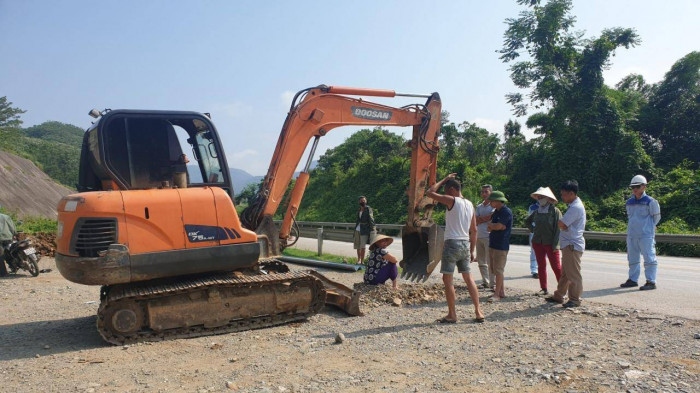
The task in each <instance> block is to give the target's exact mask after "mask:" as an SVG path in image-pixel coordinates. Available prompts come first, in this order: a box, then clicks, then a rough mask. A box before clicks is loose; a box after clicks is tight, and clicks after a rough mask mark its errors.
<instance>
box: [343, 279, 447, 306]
mask: <svg viewBox="0 0 700 393" xmlns="http://www.w3.org/2000/svg"><path fill="white" fill-rule="evenodd" d="M353 289H354V290H355V291H358V292H359V293H360V294H361V295H362V296H361V297H360V303H361V309H366V308H375V307H380V306H385V305H387V304H391V305H394V306H401V305H415V304H422V303H431V302H436V301H438V300H440V299H444V297H445V286H444V285H443V284H432V285H420V286H418V285H399V289H397V290H394V289H392V288H391V286H390V285H367V284H364V283H356V284H354V285H353Z"/></svg>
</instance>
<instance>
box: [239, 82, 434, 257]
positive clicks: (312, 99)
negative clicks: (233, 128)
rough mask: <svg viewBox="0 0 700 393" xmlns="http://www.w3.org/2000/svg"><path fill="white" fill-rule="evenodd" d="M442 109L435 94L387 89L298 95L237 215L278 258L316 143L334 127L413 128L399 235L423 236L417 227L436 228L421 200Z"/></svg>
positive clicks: (328, 89) (430, 175)
mask: <svg viewBox="0 0 700 393" xmlns="http://www.w3.org/2000/svg"><path fill="white" fill-rule="evenodd" d="M353 96H357V97H353ZM359 96H371V97H396V96H411V97H426V98H427V101H426V103H425V104H413V105H408V106H404V107H401V108H394V107H390V106H386V105H382V104H378V103H373V102H369V101H365V100H363V99H362V98H358V97H359ZM441 108H442V104H441V101H440V96H439V95H438V94H437V93H432V94H429V95H416V94H400V93H396V92H394V91H392V90H379V89H365V88H351V87H339V86H325V85H321V86H317V87H314V88H309V89H305V90H302V91H300V92H298V93H297V94H296V96H295V97H294V100H293V102H292V105H291V108H290V111H289V113H288V114H287V118H286V120H285V122H284V125H283V127H282V131H281V132H280V136H279V139H278V141H277V146H276V147H275V152H274V154H273V157H272V160H271V162H270V167H269V169H268V172H267V175H266V176H265V178H264V180H263V183H262V185H261V188H260V190H259V192H258V194H257V195H256V198H255V200H254V201H252V202H251V204H250V205H249V206H248V208H246V210H245V211H244V212H243V213H242V214H241V220H242V223H243V225H244V226H245V227H247V228H249V229H251V230H254V231H256V232H257V233H258V234H259V235H263V236H266V237H267V241H268V247H267V248H268V250H267V251H268V253H270V254H272V255H275V254H278V253H279V250H280V249H282V248H284V247H286V246H287V245H288V244H287V241H288V239H289V237H290V233H291V228H292V224H293V221H294V219H295V217H296V214H297V211H298V208H299V204H300V203H301V198H302V196H303V194H304V190H305V187H306V185H307V184H308V179H309V173H308V171H309V166H310V164H311V162H312V160H313V155H314V152H315V148H316V145H317V143H318V140H319V139H320V138H321V137H322V136H324V135H326V134H327V133H328V132H329V131H330V130H332V129H334V128H336V127H341V126H348V125H356V126H364V125H366V126H412V127H413V134H412V138H411V142H410V146H411V149H412V153H411V168H410V174H409V176H410V184H409V189H408V191H407V193H408V202H409V203H408V217H407V222H406V227H405V228H404V236H406V235H407V234H416V233H422V232H423V230H421V228H426V227H435V225H434V223H433V221H432V218H431V216H432V209H433V201H432V199H430V198H427V197H426V196H425V190H426V188H427V187H428V186H429V185H430V184H432V183H434V182H435V180H436V179H435V177H436V164H437V153H438V150H439V146H438V137H439V134H440V116H441ZM312 139H313V140H314V141H313V146H312V148H311V151H310V154H309V158H308V160H307V163H306V165H305V167H304V170H303V171H302V172H301V173H300V175H299V177H298V178H297V181H296V183H295V186H294V189H293V190H292V193H291V198H290V201H289V204H288V207H287V211H286V213H285V216H284V220H283V223H282V225H281V227H280V230H279V233H277V231H276V227H275V226H274V224H273V215H274V214H275V212H276V211H277V209H278V207H279V205H280V203H281V202H282V198H283V197H284V194H285V191H286V190H287V186H288V185H289V182H290V181H291V179H292V176H293V175H294V172H295V170H296V168H297V166H298V163H299V162H300V160H301V158H302V155H303V153H304V151H305V150H306V148H307V147H308V144H309V142H310V141H311V140H312ZM413 237H415V236H413ZM423 237H424V236H423ZM423 237H421V236H418V238H416V239H413V238H412V240H410V242H411V243H414V242H418V243H420V242H422V243H426V242H428V240H429V239H427V238H426V239H423ZM433 240H434V239H433ZM434 242H435V241H434ZM436 246H437V245H436ZM433 248H434V247H433ZM418 249H425V247H418ZM409 254H416V250H409ZM405 259H406V258H405ZM423 259H425V258H423ZM428 262H430V261H428Z"/></svg>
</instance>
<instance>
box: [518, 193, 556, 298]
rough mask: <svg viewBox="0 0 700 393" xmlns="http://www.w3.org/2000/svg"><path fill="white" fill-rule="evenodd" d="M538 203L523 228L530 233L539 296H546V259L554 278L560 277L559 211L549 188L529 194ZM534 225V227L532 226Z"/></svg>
mask: <svg viewBox="0 0 700 393" xmlns="http://www.w3.org/2000/svg"><path fill="white" fill-rule="evenodd" d="M530 196H531V197H532V199H534V200H536V201H537V203H538V205H539V206H538V207H537V210H535V211H534V212H532V214H530V215H529V216H528V217H527V218H526V219H525V227H526V228H530V231H531V232H532V249H533V250H534V251H535V258H537V276H538V278H539V279H540V289H541V291H540V292H539V294H541V295H547V294H548V293H549V292H548V291H547V259H549V265H550V266H551V267H552V271H553V272H554V276H555V277H556V278H557V281H559V277H561V253H560V252H559V226H558V225H557V223H558V222H559V220H560V219H561V217H562V214H561V211H560V210H559V209H558V208H557V207H556V206H554V205H555V204H556V203H557V202H558V201H557V198H556V197H555V196H554V193H553V192H552V190H551V189H550V188H549V187H540V188H538V189H537V191H535V192H533V193H532V194H530ZM533 223H534V224H535V225H534V226H533V225H532V224H533Z"/></svg>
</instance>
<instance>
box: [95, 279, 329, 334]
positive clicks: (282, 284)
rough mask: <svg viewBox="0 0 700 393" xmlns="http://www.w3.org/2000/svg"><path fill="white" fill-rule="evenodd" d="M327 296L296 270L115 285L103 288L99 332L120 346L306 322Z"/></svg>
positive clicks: (318, 282) (320, 285)
mask: <svg viewBox="0 0 700 393" xmlns="http://www.w3.org/2000/svg"><path fill="white" fill-rule="evenodd" d="M325 297H326V292H325V290H324V288H323V283H322V281H321V280H319V279H318V278H316V277H314V276H313V275H310V274H308V273H306V272H299V271H297V272H284V273H271V274H263V273H255V274H253V275H243V274H240V273H235V272H234V273H216V274H211V275H206V276H200V277H196V278H187V279H182V280H177V281H175V280H173V281H170V282H160V283H149V282H146V283H137V284H127V285H115V286H112V287H109V288H106V287H103V290H102V293H101V296H100V298H101V303H100V307H99V310H98V314H97V330H98V331H99V333H100V335H102V337H103V338H104V339H105V341H107V342H109V343H112V344H116V345H121V344H128V343H133V342H140V341H161V340H169V339H176V338H192V337H201V336H208V335H215V334H224V333H232V332H239V331H244V330H251V329H260V328H265V327H270V326H275V325H281V324H284V323H288V322H292V321H297V320H303V319H306V318H308V317H310V316H312V315H314V314H316V313H318V312H319V311H320V310H321V309H322V308H323V306H324V303H325Z"/></svg>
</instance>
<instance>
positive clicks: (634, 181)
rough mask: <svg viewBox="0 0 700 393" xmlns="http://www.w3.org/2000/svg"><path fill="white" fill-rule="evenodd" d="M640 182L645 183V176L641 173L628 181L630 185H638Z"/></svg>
mask: <svg viewBox="0 0 700 393" xmlns="http://www.w3.org/2000/svg"><path fill="white" fill-rule="evenodd" d="M640 184H647V178H646V177H644V176H642V175H637V176H635V177H633V178H632V181H630V187H632V186H638V185H640Z"/></svg>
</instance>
